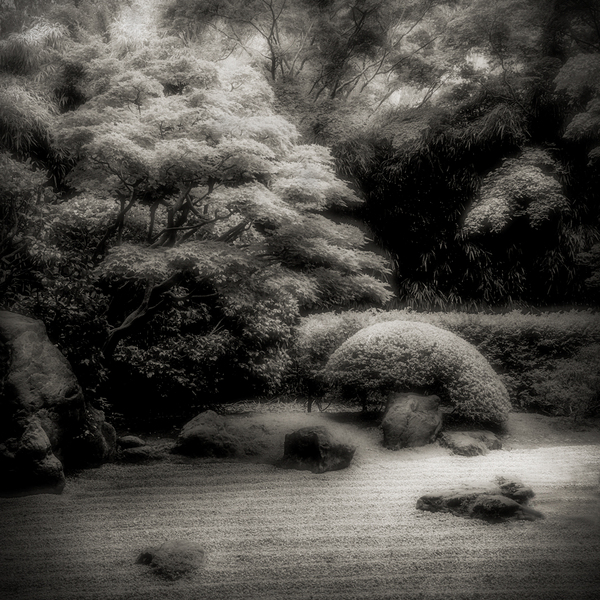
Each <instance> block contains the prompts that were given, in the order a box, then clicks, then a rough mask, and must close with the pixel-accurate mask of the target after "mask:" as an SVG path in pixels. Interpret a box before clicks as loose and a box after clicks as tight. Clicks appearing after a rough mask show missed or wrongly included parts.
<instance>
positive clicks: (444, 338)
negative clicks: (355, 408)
mask: <svg viewBox="0 0 600 600" xmlns="http://www.w3.org/2000/svg"><path fill="white" fill-rule="evenodd" d="M324 375H325V379H326V380H327V381H328V383H330V384H331V385H333V386H334V387H337V388H339V389H340V390H341V391H342V393H343V394H344V396H346V397H354V398H357V399H358V400H359V401H361V402H366V401H367V400H368V399H369V398H372V397H377V396H380V397H382V396H384V395H386V394H389V393H390V392H392V391H398V392H406V391H421V392H426V393H433V394H437V395H439V396H440V397H441V398H442V399H445V400H447V401H448V402H450V403H451V404H452V405H453V406H454V414H455V415H457V416H459V417H461V418H466V419H470V420H473V421H480V422H490V423H498V424H499V423H502V422H504V421H505V420H506V419H507V417H508V413H509V411H510V408H511V405H510V400H509V397H508V393H507V391H506V388H505V387H504V385H503V384H502V382H501V381H500V379H499V377H498V376H497V375H496V373H495V372H494V370H493V369H492V367H491V366H490V365H489V363H488V362H487V361H486V359H485V358H484V357H483V356H482V355H481V354H480V353H479V352H478V351H477V349H476V348H475V347H474V346H472V345H471V344H469V343H468V342H466V341H465V340H463V339H461V338H459V337H458V336H456V335H454V334H453V333H450V332H449V331H446V330H444V329H440V328H439V327H435V326H433V325H429V324H427V323H418V322H414V321H391V322H386V323H378V324H377V325H371V326H370V327H366V328H365V329H362V330H361V331H359V332H358V333H356V334H355V335H353V336H352V337H351V338H350V339H349V340H347V341H346V342H344V343H343V344H342V345H341V346H340V347H339V348H338V349H337V350H336V351H335V352H334V353H333V354H332V356H331V358H330V359H329V361H328V362H327V365H326V367H325V369H324Z"/></svg>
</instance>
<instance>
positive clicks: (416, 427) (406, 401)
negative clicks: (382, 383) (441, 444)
mask: <svg viewBox="0 0 600 600" xmlns="http://www.w3.org/2000/svg"><path fill="white" fill-rule="evenodd" d="M439 402H440V399H439V398H438V397H437V396H421V395H419V394H411V393H408V394H395V395H394V396H393V397H392V398H390V401H389V402H388V408H387V411H386V414H385V417H384V418H383V422H382V423H381V428H382V429H383V445H384V446H385V447H386V448H389V449H390V450H399V449H400V448H415V447H417V446H425V445H426V444H430V443H431V442H433V441H434V440H435V438H436V436H437V434H438V433H439V431H440V429H441V428H442V412H441V410H440V406H439Z"/></svg>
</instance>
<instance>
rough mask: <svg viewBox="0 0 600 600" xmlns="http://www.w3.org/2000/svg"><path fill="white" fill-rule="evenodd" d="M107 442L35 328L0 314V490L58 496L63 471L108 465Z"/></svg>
mask: <svg viewBox="0 0 600 600" xmlns="http://www.w3.org/2000/svg"><path fill="white" fill-rule="evenodd" d="M115 441H116V433H115V430H114V428H113V427H112V426H111V425H109V424H108V423H106V421H105V420H104V413H102V411H99V410H97V409H94V408H92V407H90V406H89V405H88V404H87V403H86V402H85V400H84V397H83V392H82V390H81V388H80V386H79V384H78V382H77V378H76V377H75V375H74V373H73V371H72V369H71V366H70V365H69V362H68V361H67V359H66V358H65V357H64V356H63V355H62V354H61V353H60V351H59V350H58V349H57V348H56V347H55V346H54V345H53V344H52V343H51V342H50V340H49V339H48V336H47V335H46V329H45V327H44V325H43V323H41V322H40V321H36V320H35V319H30V318H28V317H24V316H22V315H17V314H14V313H10V312H6V311H0V443H1V445H2V446H3V449H2V451H1V452H0V454H1V455H2V458H1V459H0V469H1V470H0V487H2V488H4V489H11V488H13V487H15V486H18V487H22V488H24V489H27V488H31V489H32V490H35V489H37V488H40V487H42V488H43V487H48V486H49V487H51V488H53V489H54V490H55V491H56V490H60V489H62V487H61V486H64V475H63V474H62V470H63V469H62V467H63V465H64V466H65V467H85V466H90V465H97V464H101V463H103V462H105V461H107V460H110V459H111V458H112V457H113V456H114V453H115ZM42 455H43V456H42Z"/></svg>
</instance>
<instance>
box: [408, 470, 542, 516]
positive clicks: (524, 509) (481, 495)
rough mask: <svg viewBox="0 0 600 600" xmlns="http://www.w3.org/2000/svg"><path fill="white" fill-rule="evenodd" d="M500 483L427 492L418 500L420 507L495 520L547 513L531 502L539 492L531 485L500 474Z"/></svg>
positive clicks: (418, 506)
mask: <svg viewBox="0 0 600 600" xmlns="http://www.w3.org/2000/svg"><path fill="white" fill-rule="evenodd" d="M496 481H497V482H498V485H497V486H490V487H489V488H463V489H454V490H446V491H442V492H434V493H430V494H425V495H424V496H421V497H420V498H419V499H418V500H417V506H416V507H417V509H419V510H425V511H430V512H446V513H452V514H455V515H458V516H463V517H472V518H476V519H484V520H486V521H490V522H493V523H496V522H501V521H506V520H509V519H525V520H529V521H533V520H535V519H543V518H544V515H543V514H542V513H540V512H539V511H537V510H535V509H533V508H531V507H529V506H527V503H528V501H529V499H530V498H532V497H533V496H534V495H535V494H534V493H533V490H531V488H528V487H526V486H525V485H524V484H523V483H522V482H519V481H517V480H514V479H505V478H503V477H500V478H498V479H497V480H496Z"/></svg>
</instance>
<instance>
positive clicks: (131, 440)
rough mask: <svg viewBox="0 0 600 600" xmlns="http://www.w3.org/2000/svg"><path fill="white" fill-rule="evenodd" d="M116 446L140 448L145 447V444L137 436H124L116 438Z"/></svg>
mask: <svg viewBox="0 0 600 600" xmlns="http://www.w3.org/2000/svg"><path fill="white" fill-rule="evenodd" d="M117 445H118V446H119V447H120V448H140V447H141V446H145V445H146V442H145V441H144V440H143V439H142V438H140V437H137V435H124V436H121V437H119V438H117Z"/></svg>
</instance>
